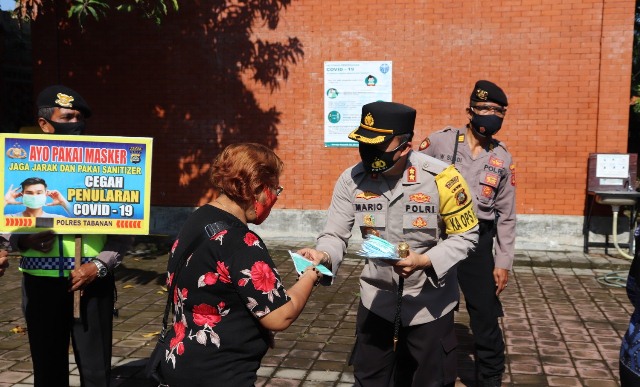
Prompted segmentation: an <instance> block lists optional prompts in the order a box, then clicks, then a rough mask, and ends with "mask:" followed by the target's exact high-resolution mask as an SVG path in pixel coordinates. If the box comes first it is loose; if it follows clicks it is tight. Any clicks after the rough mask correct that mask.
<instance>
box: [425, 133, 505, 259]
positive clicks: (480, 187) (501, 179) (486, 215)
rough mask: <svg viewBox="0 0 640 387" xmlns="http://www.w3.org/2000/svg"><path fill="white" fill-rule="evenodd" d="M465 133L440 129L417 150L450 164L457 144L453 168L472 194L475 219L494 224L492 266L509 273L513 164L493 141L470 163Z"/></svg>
mask: <svg viewBox="0 0 640 387" xmlns="http://www.w3.org/2000/svg"><path fill="white" fill-rule="evenodd" d="M467 131H468V129H467V128H460V129H457V128H451V127H447V128H444V129H443V130H440V131H438V132H435V133H432V134H431V135H429V136H428V137H427V138H426V139H425V140H424V141H423V142H422V144H420V148H419V149H420V151H421V152H423V153H425V154H427V155H429V156H433V157H435V158H437V159H440V160H443V161H445V162H446V163H447V164H451V162H452V161H451V160H452V156H453V152H454V147H455V144H456V142H458V150H457V156H456V163H455V166H456V168H457V169H458V170H459V171H460V173H461V174H462V176H464V178H465V179H466V181H467V183H469V188H471V191H472V192H473V202H474V203H475V205H476V208H475V209H476V214H477V215H478V219H481V220H489V221H496V243H495V265H496V267H498V268H502V269H507V270H511V267H512V265H513V259H514V252H515V239H516V181H515V178H516V177H515V164H514V163H513V159H512V157H511V154H510V153H509V152H508V151H507V149H506V147H505V145H504V144H503V143H501V142H500V141H498V140H495V139H494V140H492V141H491V143H490V144H489V146H488V148H486V149H484V150H483V151H482V152H481V153H480V154H479V155H478V156H477V157H476V158H475V159H474V158H473V156H472V154H471V148H470V147H469V144H468V143H467V141H466V136H470V135H471V134H468V133H467Z"/></svg>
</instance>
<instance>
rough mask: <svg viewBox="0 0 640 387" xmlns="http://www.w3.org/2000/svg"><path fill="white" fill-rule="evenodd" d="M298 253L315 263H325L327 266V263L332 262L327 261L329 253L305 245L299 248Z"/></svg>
mask: <svg viewBox="0 0 640 387" xmlns="http://www.w3.org/2000/svg"><path fill="white" fill-rule="evenodd" d="M297 253H298V254H300V255H302V256H303V257H305V258H307V259H308V260H310V261H312V262H313V264H314V265H319V264H323V265H325V266H326V264H327V263H328V264H331V262H327V255H326V254H325V253H323V252H322V251H318V250H316V249H312V248H309V247H305V248H304V249H300V250H298V251H297Z"/></svg>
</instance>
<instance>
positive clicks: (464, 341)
mask: <svg viewBox="0 0 640 387" xmlns="http://www.w3.org/2000/svg"><path fill="white" fill-rule="evenodd" d="M454 329H455V331H456V337H457V338H458V378H459V379H460V382H461V383H462V384H463V385H464V386H475V385H476V366H475V362H474V360H473V335H472V334H471V330H470V329H469V327H468V326H466V325H464V324H460V323H455V324H454Z"/></svg>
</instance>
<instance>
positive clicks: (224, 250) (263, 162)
mask: <svg viewBox="0 0 640 387" xmlns="http://www.w3.org/2000/svg"><path fill="white" fill-rule="evenodd" d="M282 167H283V164H282V161H281V160H280V158H278V156H277V155H276V154H275V153H274V152H273V151H271V150H270V149H269V148H267V147H265V146H263V145H259V144H252V143H242V144H234V145H230V146H228V147H227V148H225V149H224V150H223V152H222V153H221V154H220V155H219V156H218V157H217V158H216V159H215V161H214V163H213V166H212V170H213V173H212V181H213V188H214V189H215V191H217V197H216V199H215V200H213V201H212V202H210V203H208V204H206V205H204V206H202V207H200V208H199V209H197V210H196V211H195V212H194V213H193V214H191V216H190V217H189V218H188V219H187V221H186V222H185V224H184V226H183V227H182V230H181V231H180V233H179V235H178V239H177V240H176V242H175V244H174V246H173V248H172V253H171V255H170V259H169V263H168V269H167V276H168V277H167V286H171V284H172V283H173V281H175V291H174V295H173V301H174V314H175V315H174V320H173V329H171V330H170V332H169V333H168V335H167V338H166V340H165V343H168V349H167V350H166V358H165V361H164V362H162V364H161V369H160V370H161V373H162V376H163V377H164V380H165V382H166V383H167V384H168V385H169V386H171V387H176V386H189V387H191V386H233V387H238V386H253V385H254V383H255V381H256V372H257V370H258V368H259V367H260V361H261V360H262V357H263V356H264V355H265V353H266V352H267V349H268V347H269V344H270V340H271V331H281V330H284V329H286V328H287V327H288V326H289V325H291V323H292V322H293V321H294V320H295V319H296V318H297V317H298V315H299V314H300V313H301V312H302V309H303V308H304V305H305V303H306V302H307V300H308V298H309V296H310V295H311V291H312V289H313V287H314V284H316V283H317V281H318V280H319V278H320V274H319V273H318V272H317V270H315V268H313V267H310V268H309V269H307V271H305V272H304V273H303V274H302V275H301V276H300V278H299V280H298V282H296V284H295V285H294V286H292V287H291V288H290V289H288V290H285V288H284V286H283V284H282V281H281V279H280V276H279V274H278V272H277V270H276V268H275V265H274V263H273V261H272V260H271V257H270V256H269V252H268V251H267V249H266V247H265V245H264V243H263V242H262V240H261V239H260V237H259V236H258V235H256V234H255V233H254V232H252V231H251V230H249V228H248V227H247V223H253V224H260V223H262V222H263V221H264V220H265V219H266V217H267V216H268V215H269V212H270V211H271V208H272V207H273V205H274V204H275V202H276V200H277V197H278V195H279V194H280V193H281V192H282V187H280V186H279V185H278V184H279V177H280V173H281V171H282ZM220 221H222V222H223V224H224V225H225V227H222V228H220V227H218V228H217V229H216V230H217V231H210V232H209V235H208V237H206V238H203V239H204V242H202V243H196V245H198V247H195V250H194V251H193V253H192V254H191V255H190V256H189V257H188V258H186V259H185V260H184V261H183V262H184V263H183V265H182V266H181V267H180V265H179V263H178V260H179V258H180V257H181V256H182V255H184V254H183V253H184V251H185V250H186V249H187V248H188V246H190V245H191V243H192V242H193V241H194V240H196V239H198V238H201V235H202V234H203V233H204V232H205V228H206V227H209V229H210V230H211V226H208V225H212V224H217V225H220V224H221V223H217V222H220Z"/></svg>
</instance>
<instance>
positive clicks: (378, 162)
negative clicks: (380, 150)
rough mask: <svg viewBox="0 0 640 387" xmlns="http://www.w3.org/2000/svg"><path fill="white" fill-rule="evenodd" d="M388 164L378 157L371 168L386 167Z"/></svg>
mask: <svg viewBox="0 0 640 387" xmlns="http://www.w3.org/2000/svg"><path fill="white" fill-rule="evenodd" d="M386 166H387V163H385V162H384V160H380V159H379V158H376V159H375V160H374V161H373V163H371V169H375V170H378V169H384V168H385V167H386Z"/></svg>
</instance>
